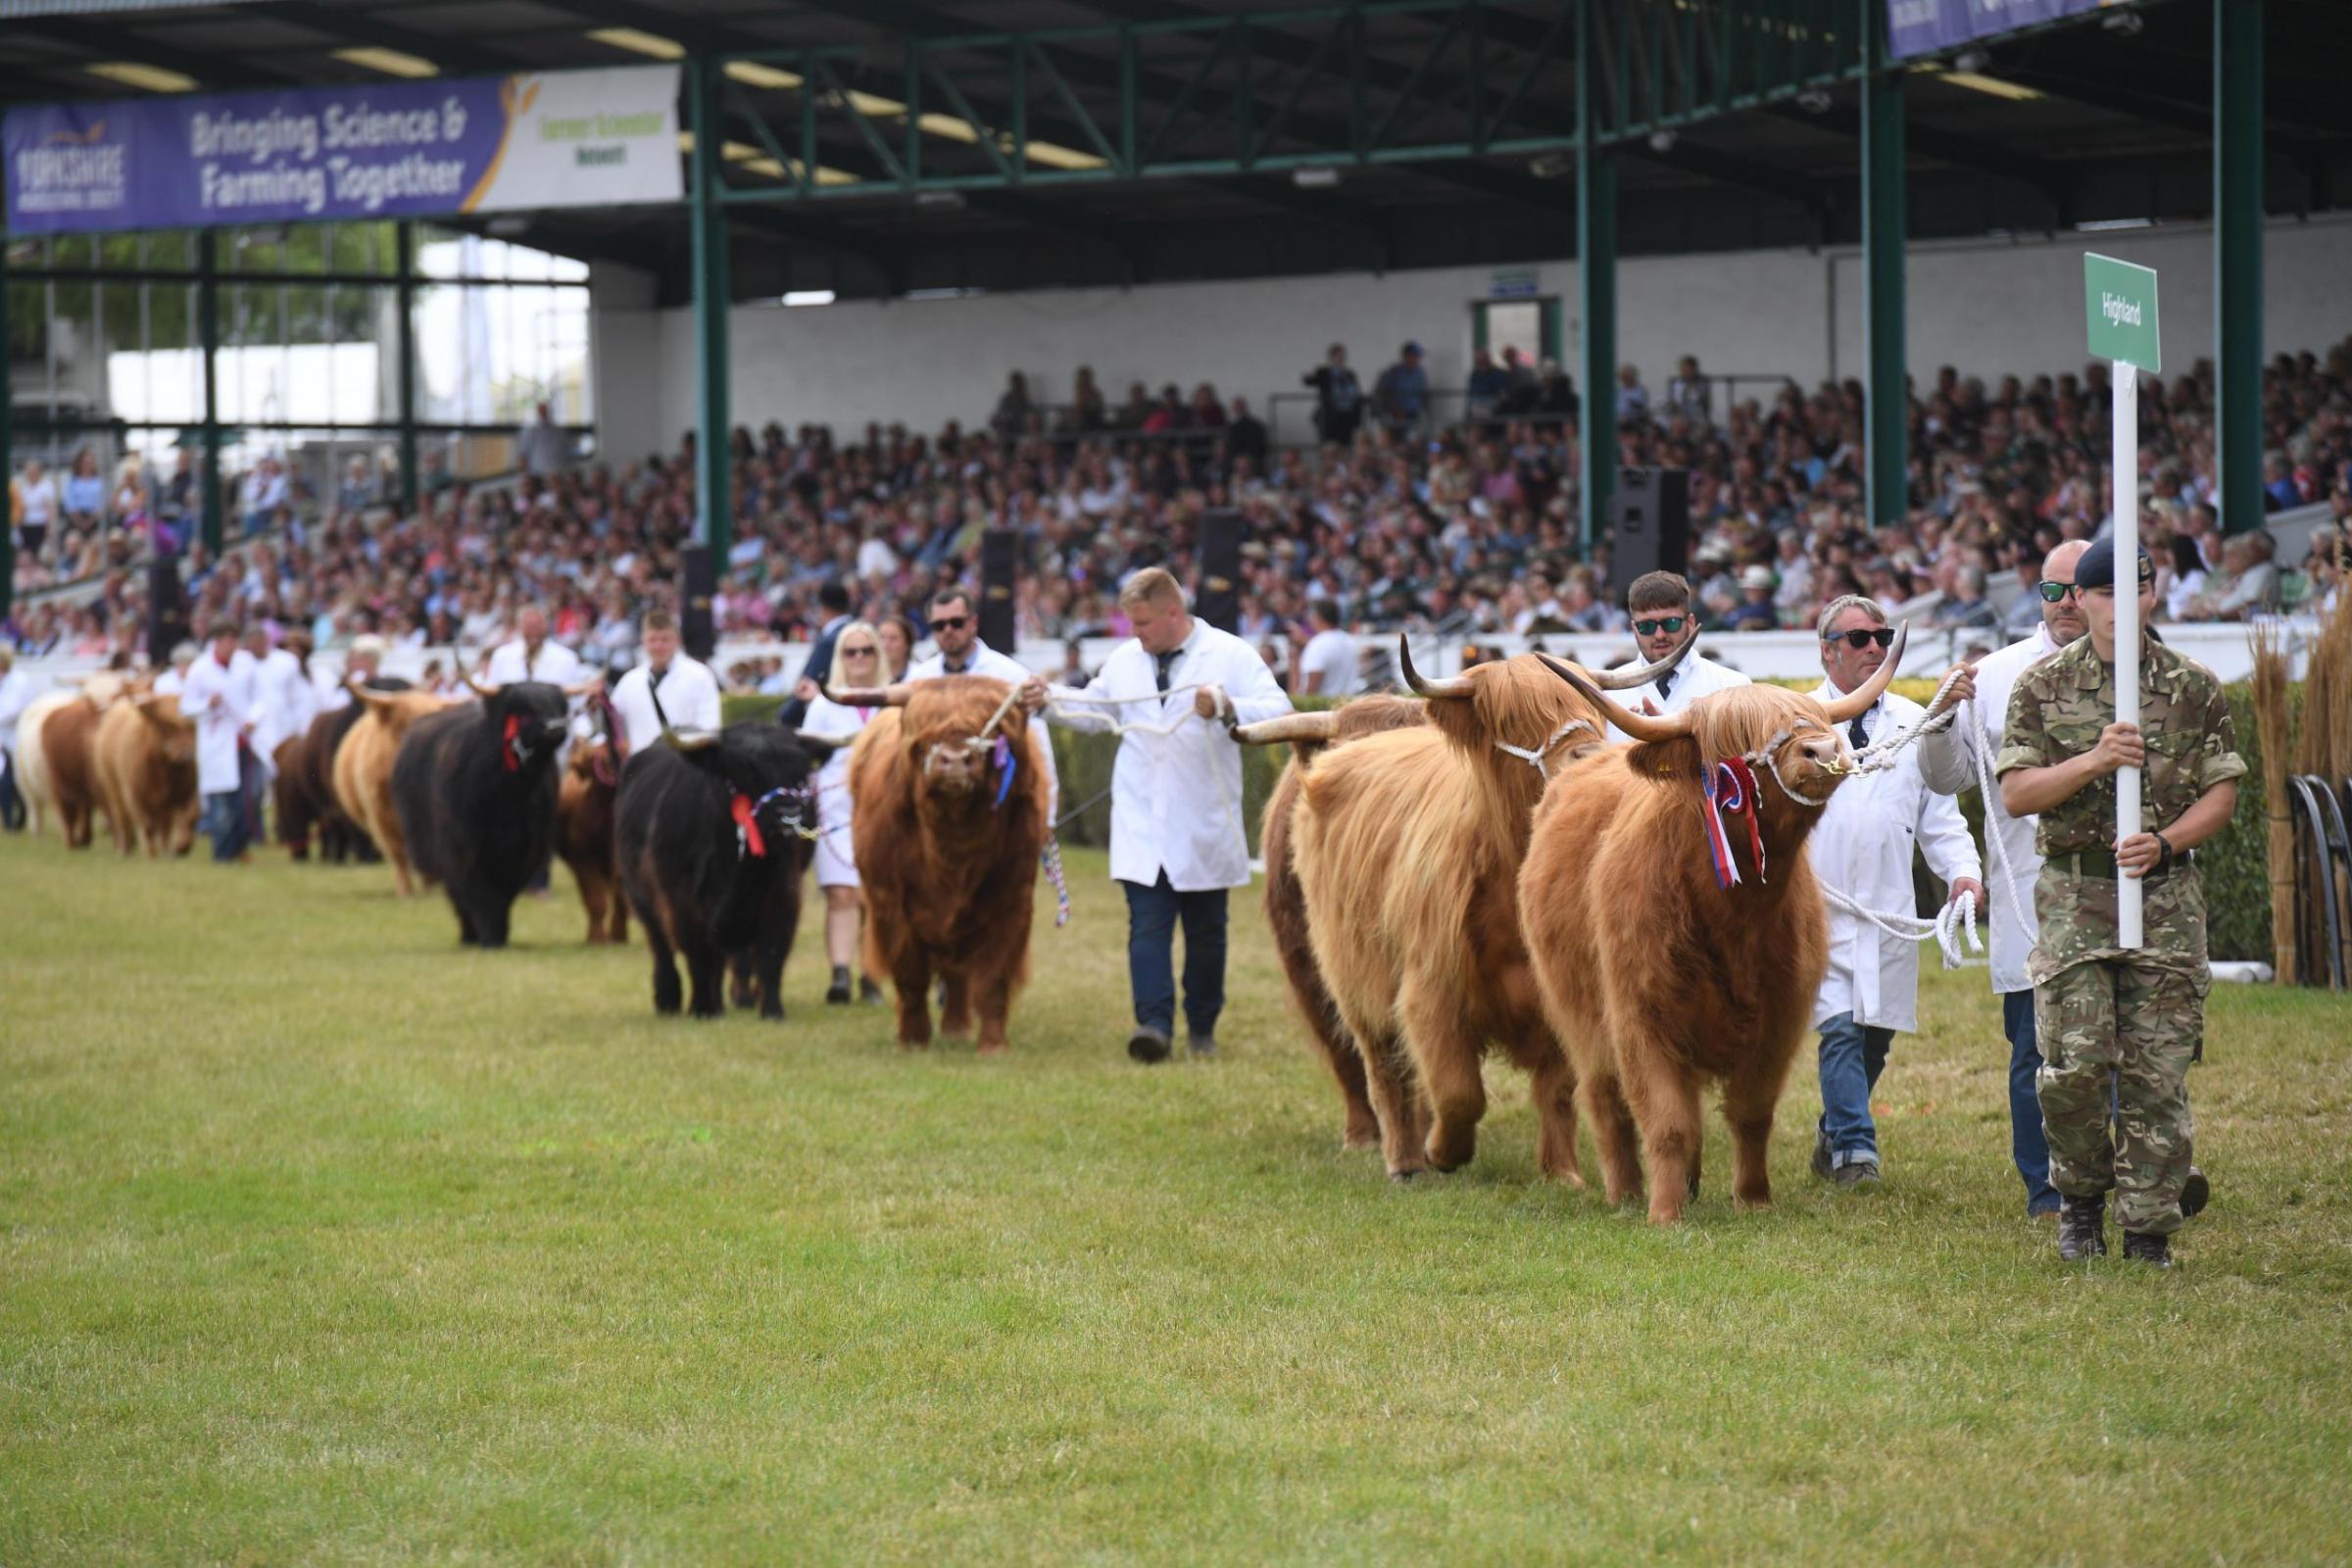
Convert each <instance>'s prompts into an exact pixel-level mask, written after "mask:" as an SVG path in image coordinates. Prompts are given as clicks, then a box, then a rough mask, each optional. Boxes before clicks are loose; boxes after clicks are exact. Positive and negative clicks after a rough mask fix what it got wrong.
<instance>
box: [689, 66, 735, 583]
mask: <svg viewBox="0 0 2352 1568" xmlns="http://www.w3.org/2000/svg"><path fill="white" fill-rule="evenodd" d="M718 70H719V68H718V67H717V66H716V65H715V64H714V63H712V62H711V61H708V60H704V59H702V58H700V57H699V56H698V57H696V58H695V59H693V60H692V61H690V62H689V63H688V66H687V72H686V80H687V89H686V91H687V99H688V106H687V114H688V118H689V119H690V120H691V121H692V122H693V123H694V190H693V217H692V221H693V224H694V335H695V347H696V353H697V355H698V356H699V361H700V366H701V370H702V393H701V399H700V410H701V413H700V418H699V420H698V422H697V425H696V435H695V443H694V446H695V476H694V482H695V495H696V497H697V498H698V499H699V502H700V505H701V509H702V529H701V534H702V543H704V544H706V545H709V546H710V547H711V565H712V567H713V569H717V570H723V569H724V567H725V564H726V558H727V552H728V551H729V550H730V549H732V548H733V547H734V543H735V540H734V520H735V509H734V504H733V501H732V498H731V497H730V496H729V495H728V493H727V492H728V483H727V481H728V478H729V474H728V466H727V428H728V425H729V423H730V416H729V414H728V411H727V296H728V286H729V285H728V281H727V212H726V209H725V208H724V207H723V206H721V205H720V204H719V200H718V182H719V176H718V171H719V153H720V149H721V148H722V146H723V145H724V142H725V132H724V130H723V128H722V127H721V125H720V123H719V113H718V94H719V76H718Z"/></svg>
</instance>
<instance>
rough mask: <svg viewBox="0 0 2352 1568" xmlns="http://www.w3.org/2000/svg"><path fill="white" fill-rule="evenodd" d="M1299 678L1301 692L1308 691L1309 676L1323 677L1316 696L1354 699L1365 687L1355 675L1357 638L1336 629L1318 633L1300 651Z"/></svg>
mask: <svg viewBox="0 0 2352 1568" xmlns="http://www.w3.org/2000/svg"><path fill="white" fill-rule="evenodd" d="M1308 675H1320V676H1321V677H1323V678H1322V680H1321V681H1320V682H1319V683H1317V685H1316V687H1315V695H1316V696H1318V697H1353V696H1354V695H1355V692H1356V688H1357V686H1359V685H1360V684H1362V681H1361V677H1360V676H1359V675H1358V674H1357V673H1356V659H1355V639H1354V638H1353V637H1350V636H1349V635H1348V633H1346V632H1344V631H1341V630H1338V629H1337V628H1336V627H1335V628H1334V629H1332V630H1330V631H1319V632H1317V633H1315V634H1314V635H1313V636H1312V637H1309V638H1308V639H1307V640H1306V646H1305V647H1304V648H1303V649H1301V650H1299V690H1301V691H1304V690H1305V689H1306V681H1305V677H1306V676H1308Z"/></svg>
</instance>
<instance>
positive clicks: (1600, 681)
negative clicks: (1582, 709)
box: [1586, 627, 1698, 735]
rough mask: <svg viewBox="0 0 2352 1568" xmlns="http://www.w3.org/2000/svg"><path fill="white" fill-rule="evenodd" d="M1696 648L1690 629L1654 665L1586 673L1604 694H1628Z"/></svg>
mask: <svg viewBox="0 0 2352 1568" xmlns="http://www.w3.org/2000/svg"><path fill="white" fill-rule="evenodd" d="M1697 646H1698V629H1697V628H1696V627H1692V628H1691V635H1690V636H1688V637H1686V638H1684V639H1683V640H1682V641H1681V642H1680V643H1679V644H1677V645H1676V646H1675V650H1674V652H1673V653H1671V654H1668V655H1667V656H1666V657H1665V658H1664V659H1661V660H1659V661H1658V662H1656V663H1654V664H1643V663H1639V662H1637V663H1632V664H1627V665H1624V666H1622V667H1621V668H1617V669H1594V670H1588V671H1586V673H1587V674H1589V675H1590V676H1592V678H1593V685H1595V686H1597V687H1599V688H1600V689H1601V690H1602V691H1604V692H1630V691H1632V690H1633V689H1634V688H1636V687H1637V686H1646V685H1648V684H1649V683H1650V682H1651V681H1653V680H1656V679H1657V678H1658V677H1659V676H1660V675H1663V674H1665V673H1666V672H1667V671H1668V670H1670V669H1673V668H1674V667H1675V666H1677V665H1678V664H1680V663H1682V662H1683V661H1684V660H1686V659H1688V658H1690V657H1691V649H1693V648H1696V647H1697ZM1626 733H1627V734H1629V735H1630V734H1632V733H1633V731H1631V730H1628V731H1626Z"/></svg>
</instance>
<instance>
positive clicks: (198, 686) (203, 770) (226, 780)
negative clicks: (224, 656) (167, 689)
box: [179, 648, 260, 795]
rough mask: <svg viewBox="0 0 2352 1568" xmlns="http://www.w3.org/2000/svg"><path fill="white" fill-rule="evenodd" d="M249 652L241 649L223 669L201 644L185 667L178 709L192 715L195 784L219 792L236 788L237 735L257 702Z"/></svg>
mask: <svg viewBox="0 0 2352 1568" xmlns="http://www.w3.org/2000/svg"><path fill="white" fill-rule="evenodd" d="M256 673H257V671H256V668H255V665H254V662H253V656H252V655H251V654H249V653H247V652H245V650H244V649H242V648H240V649H238V650H237V651H236V653H235V654H234V655H233V656H232V657H231V658H230V660H229V662H228V665H227V667H226V668H223V667H222V666H221V662H220V661H218V660H216V659H215V658H214V657H213V651H212V650H211V649H209V648H208V649H206V650H205V651H204V652H203V653H201V654H199V655H197V656H196V662H194V663H193V664H190V665H189V666H188V673H187V675H186V677H185V679H184V680H183V681H182V683H181V685H180V690H179V711H181V712H182V713H192V714H194V715H195V718H196V789H197V793H199V794H202V795H222V794H227V793H230V792H232V791H234V790H235V789H236V788H237V787H238V783H239V780H238V776H237V738H238V737H239V736H240V735H242V734H243V733H244V731H245V726H246V725H248V724H250V723H252V722H253V713H254V709H255V708H256V707H257V706H258V705H259V701H260V698H259V693H258V692H257V690H256V686H257V681H256V678H255V677H256Z"/></svg>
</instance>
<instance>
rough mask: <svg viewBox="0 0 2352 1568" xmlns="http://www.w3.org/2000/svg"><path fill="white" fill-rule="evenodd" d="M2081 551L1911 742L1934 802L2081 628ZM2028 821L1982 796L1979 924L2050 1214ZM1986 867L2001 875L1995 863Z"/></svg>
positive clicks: (2017, 1131)
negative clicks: (1996, 882)
mask: <svg viewBox="0 0 2352 1568" xmlns="http://www.w3.org/2000/svg"><path fill="white" fill-rule="evenodd" d="M2089 548H2090V546H2089V545H2088V544H2087V543H2086V542H2084V541H2082V540H2069V541H2068V542H2066V543H2065V544H2062V545H2060V546H2059V547H2058V548H2057V549H2055V550H2053V551H2051V552H2050V554H2049V558H2048V559H2047V560H2045V561H2043V562H2042V564H2041V582H2040V585H2039V587H2038V589H2037V590H2036V591H2037V593H2038V594H2039V597H2040V602H2041V624H2040V625H2039V626H2036V627H2035V628H2034V635H2033V636H2031V637H2029V638H2027V639H2026V640H2025V641H2023V642H2018V643H2011V644H2010V645H2009V646H2008V647H2006V648H2004V649H2001V650H2000V651H1999V652H1998V653H1992V654H1987V655H1985V657H1984V658H1983V659H1981V660H1979V661H1977V664H1976V667H1975V669H1973V670H1968V669H1965V668H1964V669H1963V670H1962V671H1961V673H1960V674H1959V675H1958V677H1957V680H1956V683H1955V684H1954V686H1953V688H1952V691H1953V700H1954V701H1955V702H1957V701H1960V700H1962V699H1967V698H1974V699H1975V702H1974V706H1973V707H1972V708H1971V709H1970V711H1969V713H1968V714H1966V715H1963V722H1962V723H1955V724H1953V725H1952V726H1951V727H1949V728H1947V729H1941V730H1938V731H1936V733H1935V734H1933V735H1930V736H1928V737H1926V738H1925V739H1923V740H1922V741H1921V742H1920V743H1919V767H1920V775H1921V776H1922V777H1923V778H1925V779H1926V780H1927V784H1928V788H1930V789H1932V790H1934V791H1936V793H1937V794H1939V795H1962V794H1965V793H1967V792H1968V791H1970V790H1973V789H1976V788H1977V787H1978V778H1977V763H1976V759H1977V757H1978V756H1979V755H1980V754H1981V755H1982V756H1983V757H1984V759H1985V761H1986V762H1987V763H1989V762H1990V761H1991V760H1993V759H1994V758H1995V757H1998V756H1999V755H2000V751H2001V734H2002V731H2003V730H2004V729H2005V728H2006V726H2007V724H2008V719H2009V694H2010V693H2011V692H2013V691H2015V690H2016V689H2017V681H2018V677H2019V676H2021V675H2023V674H2024V673H2025V672H2026V671H2027V670H2029V669H2032V668H2033V667H2034V665H2035V664H2038V663H2040V662H2042V661H2043V660H2045V659H2047V658H2049V657H2050V656H2051V655H2052V654H2054V653H2057V652H2058V651H2059V650H2061V649H2063V648H2064V647H2066V645H2067V644H2069V643H2071V642H2073V641H2074V640H2075V639H2076V638H2078V637H2081V636H2082V635H2083V633H2084V632H2085V631H2087V630H2088V629H2089V628H2088V627H2087V626H2086V625H2085V623H2084V621H2083V619H2082V601H2081V600H2079V599H2077V598H2076V597H2075V564H2076V563H2077V562H2079V561H2081V560H2082V553H2083V552H2084V551H2086V550H2088V549H2089ZM1964 725H1965V727H1963V726H1964ZM2036 820H2037V819H2036V818H2034V817H2031V816H2011V815H2010V814H2009V811H2008V809H2007V808H2005V807H2004V806H2002V804H2001V792H2000V791H1999V790H1998V789H1995V790H1993V791H1991V792H1990V793H1988V794H1986V795H1985V838H1986V840H1987V841H1988V842H1987V845H1986V847H1987V848H1990V847H1991V843H1990V841H1994V840H1997V841H1998V843H1999V845H2000V848H2001V850H2002V851H2003V852H2004V854H2003V857H2002V858H2005V859H2006V860H2007V862H2008V874H2007V876H2006V877H2005V878H2004V879H2003V880H2005V881H2006V883H2007V888H2006V890H2005V891H2003V890H1996V892H1995V896H1994V897H1993V898H1992V899H1991V901H1990V902H1991V905H1992V907H1991V908H1990V909H1988V910H1986V911H1985V917H1986V919H1987V920H1988V921H1989V922H1990V924H1991V926H1992V943H1991V945H1992V989H1993V992H1994V993H1995V994H1996V995H1997V996H1999V997H2000V999H2001V1026H2002V1031H2003V1032H2004V1033H2005V1034H2007V1035H2008V1037H2009V1152H2010V1157H2011V1158H2012V1159H2014V1160H2015V1161H2016V1162H2017V1174H2018V1176H2019V1178H2020V1179H2021V1180H2023V1181H2024V1182H2025V1184H2026V1212H2027V1213H2028V1214H2029V1215H2039V1214H2055V1213H2057V1212H2058V1209H2059V1207H2060V1203H2061V1200H2060V1198H2059V1196H2058V1190H2057V1189H2056V1188H2054V1187H2052V1186H2051V1185H2050V1146H2049V1143H2048V1141H2047V1140H2046V1139H2045V1138H2044V1137H2043V1136H2042V1130H2041V1103H2040V1101H2039V1100H2038V1099H2037V1098H2035V1094H2034V1082H2035V1077H2034V1075H2035V1074H2037V1073H2039V1072H2040V1071H2041V1043H2040V1041H2039V1039H2038V1038H2036V1036H2035V1035H2034V982H2033V980H2032V979H2031V978H2029V977H2028V975H2027V973H2026V957H2027V956H2028V955H2029V954H2031V953H2032V952H2033V951H2034V942H2035V941H2036V940H2038V939H2039V937H2040V935H2041V932H2040V929H2039V924H2038V922H2037V921H2036V920H2035V918H2034V878H2036V877H2038V876H2039V875H2040V874H2041V856H2040V854H2039V853H2038V852H2036V851H2035V849H2034V823H2035V821H2036ZM1988 870H1989V872H1990V873H1991V874H1992V875H1994V876H1996V877H1997V876H2000V874H2001V865H2000V862H1999V861H1998V860H1996V861H1995V862H1994V864H1993V865H1992V866H1990V867H1989V868H1988ZM2021 921H2022V923H2021Z"/></svg>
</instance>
